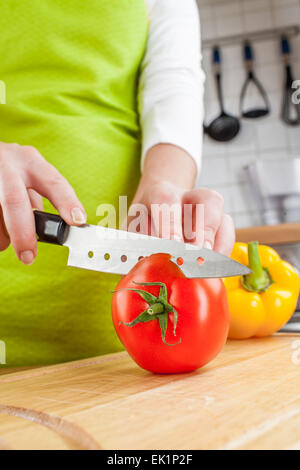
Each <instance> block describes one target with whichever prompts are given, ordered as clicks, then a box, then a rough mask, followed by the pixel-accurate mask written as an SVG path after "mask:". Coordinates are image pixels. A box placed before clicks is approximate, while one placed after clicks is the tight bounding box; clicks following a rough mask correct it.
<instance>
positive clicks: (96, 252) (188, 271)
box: [34, 211, 251, 278]
mask: <svg viewBox="0 0 300 470" xmlns="http://www.w3.org/2000/svg"><path fill="white" fill-rule="evenodd" d="M34 216H35V223H36V232H37V235H38V238H39V241H41V242H46V243H52V244H56V245H62V246H66V247H68V248H69V258H68V266H72V267H77V268H82V269H90V270H93V271H101V272H105V273H114V274H127V273H128V272H129V271H130V270H131V269H132V268H133V267H134V266H135V264H136V263H137V262H138V261H139V259H141V258H143V257H146V256H149V255H151V254H154V253H168V254H170V255H171V261H172V262H174V263H175V264H177V265H178V266H179V267H180V269H181V270H182V272H183V273H184V275H185V276H186V277H189V278H220V277H231V276H241V275H245V274H248V273H250V272H251V271H250V269H249V268H248V267H247V266H244V265H242V264H240V263H238V262H236V261H234V260H232V259H231V258H228V257H227V256H224V255H221V254H220V253H217V252H215V251H213V250H208V249H206V248H200V247H198V246H196V245H192V244H189V243H183V242H179V241H176V240H166V239H162V238H157V237H152V236H148V235H143V234H139V233H131V232H126V231H123V230H115V229H111V228H107V227H101V226H96V225H83V226H80V227H74V226H69V225H67V224H66V223H65V222H64V221H63V219H62V218H61V217H59V216H58V215H55V214H47V213H45V212H40V211H34Z"/></svg>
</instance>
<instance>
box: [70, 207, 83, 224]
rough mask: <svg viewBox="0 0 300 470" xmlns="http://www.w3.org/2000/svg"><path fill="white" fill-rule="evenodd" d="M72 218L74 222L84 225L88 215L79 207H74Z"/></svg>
mask: <svg viewBox="0 0 300 470" xmlns="http://www.w3.org/2000/svg"><path fill="white" fill-rule="evenodd" d="M71 214H72V220H73V223H74V224H78V225H83V224H85V223H86V215H85V214H84V213H83V212H82V210H81V209H79V207H74V209H72V211H71Z"/></svg>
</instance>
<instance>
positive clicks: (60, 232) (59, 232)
mask: <svg viewBox="0 0 300 470" xmlns="http://www.w3.org/2000/svg"><path fill="white" fill-rule="evenodd" d="M34 218H35V226H36V234H37V236H38V241H39V242H45V243H52V244H53V245H63V244H64V242H65V241H66V238H67V236H68V232H69V226H68V225H67V224H66V222H65V221H64V220H63V219H62V218H61V217H60V216H59V215H56V214H48V213H46V212H41V211H34Z"/></svg>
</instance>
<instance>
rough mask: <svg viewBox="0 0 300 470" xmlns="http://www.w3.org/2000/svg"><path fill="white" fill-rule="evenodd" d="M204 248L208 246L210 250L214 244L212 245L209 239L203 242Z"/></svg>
mask: <svg viewBox="0 0 300 470" xmlns="http://www.w3.org/2000/svg"><path fill="white" fill-rule="evenodd" d="M203 246H204V248H207V249H208V250H212V249H213V246H212V243H211V242H210V241H208V240H206V241H205V242H204V244H203Z"/></svg>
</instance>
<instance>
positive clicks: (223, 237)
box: [214, 214, 235, 256]
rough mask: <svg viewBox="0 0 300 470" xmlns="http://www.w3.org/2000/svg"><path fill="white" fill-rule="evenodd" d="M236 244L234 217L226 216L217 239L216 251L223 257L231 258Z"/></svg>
mask: <svg viewBox="0 0 300 470" xmlns="http://www.w3.org/2000/svg"><path fill="white" fill-rule="evenodd" d="M234 242H235V229H234V223H233V220H232V217H230V215H229V214H224V215H223V218H222V222H221V225H220V227H219V230H218V231H217V234H216V237H215V247H214V248H215V250H216V251H218V252H219V253H222V254H223V255H226V256H230V255H231V252H232V248H233V245H234Z"/></svg>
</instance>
